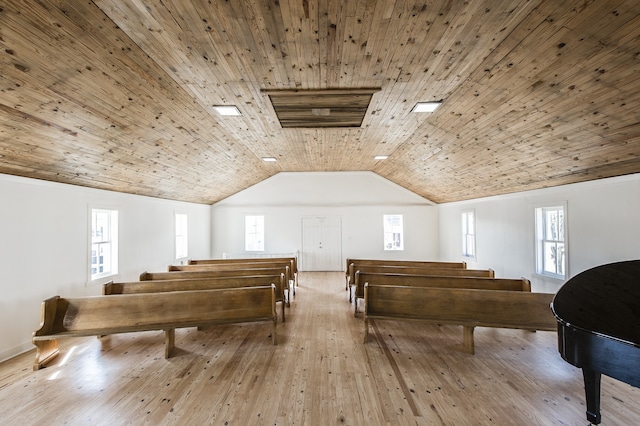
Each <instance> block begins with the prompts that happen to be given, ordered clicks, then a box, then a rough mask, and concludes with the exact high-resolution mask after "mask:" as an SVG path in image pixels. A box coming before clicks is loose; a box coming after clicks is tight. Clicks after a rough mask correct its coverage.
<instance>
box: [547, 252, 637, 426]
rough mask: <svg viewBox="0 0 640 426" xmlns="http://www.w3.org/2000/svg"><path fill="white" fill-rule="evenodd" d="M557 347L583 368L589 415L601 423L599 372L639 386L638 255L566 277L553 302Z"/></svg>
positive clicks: (569, 360)
mask: <svg viewBox="0 0 640 426" xmlns="http://www.w3.org/2000/svg"><path fill="white" fill-rule="evenodd" d="M551 309H552V311H553V314H554V315H555V316H556V319H557V320H558V350H559V351H560V355H562V358H564V360H565V361H567V362H568V363H570V364H572V365H575V366H576V367H578V368H581V369H582V373H583V376H584V384H585V393H586V400H587V420H589V421H590V422H591V423H593V424H599V423H600V376H601V374H605V375H607V376H609V377H613V378H615V379H618V380H620V381H623V382H625V383H628V384H630V385H632V386H635V387H640V260H632V261H626V262H617V263H611V264H607V265H602V266H598V267H595V268H592V269H589V270H587V271H584V272H582V273H580V274H578V275H576V276H575V277H573V278H571V279H570V280H569V281H567V282H566V283H565V284H564V285H563V286H562V287H561V288H560V290H559V291H558V293H557V294H556V295H555V297H554V299H553V303H552V305H551Z"/></svg>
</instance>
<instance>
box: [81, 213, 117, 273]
mask: <svg viewBox="0 0 640 426" xmlns="http://www.w3.org/2000/svg"><path fill="white" fill-rule="evenodd" d="M94 210H105V211H110V212H115V213H116V215H117V223H116V226H115V228H116V229H115V232H113V233H112V238H111V242H112V246H111V249H112V251H111V257H112V259H114V260H115V262H114V267H113V268H112V269H111V270H110V271H109V272H106V273H102V274H95V275H94V274H92V273H91V267H92V256H91V248H92V245H93V241H92V235H91V234H92V226H93V211H94ZM87 216H88V217H87V219H88V226H87V234H88V236H87V237H88V238H87V276H88V279H87V284H102V283H104V282H107V281H109V280H110V279H113V278H115V277H117V276H118V273H119V268H120V254H119V253H120V249H119V244H120V229H121V222H122V212H121V211H120V208H119V207H116V206H97V205H89V208H88V212H87Z"/></svg>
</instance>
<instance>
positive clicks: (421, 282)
mask: <svg viewBox="0 0 640 426" xmlns="http://www.w3.org/2000/svg"><path fill="white" fill-rule="evenodd" d="M377 269H379V268H372V269H368V268H367V267H362V270H358V271H356V273H355V280H354V281H355V289H356V290H355V296H354V297H355V301H354V304H355V313H356V315H357V314H358V299H362V298H364V285H365V283H367V282H368V283H369V284H372V285H397V286H410V287H443V288H477V289H485V290H508V291H528V292H531V282H530V281H529V280H528V279H526V278H519V279H510V278H494V277H493V270H491V269H487V270H483V269H422V270H421V272H420V273H419V274H404V273H376V272H367V271H369V270H377ZM400 271H402V270H400ZM454 271H455V272H454ZM464 271H469V272H471V273H472V274H471V275H469V276H465V275H463V274H462V272H464ZM445 274H446V275H445ZM483 275H485V276H483Z"/></svg>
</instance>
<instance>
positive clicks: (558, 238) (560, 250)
mask: <svg viewBox="0 0 640 426" xmlns="http://www.w3.org/2000/svg"><path fill="white" fill-rule="evenodd" d="M565 213H566V206H565V205H556V206H548V207H538V208H536V272H537V273H538V274H540V275H546V276H549V277H553V278H559V279H564V278H565V277H566V274H567V244H566V240H567V238H566V228H567V227H566V214H565Z"/></svg>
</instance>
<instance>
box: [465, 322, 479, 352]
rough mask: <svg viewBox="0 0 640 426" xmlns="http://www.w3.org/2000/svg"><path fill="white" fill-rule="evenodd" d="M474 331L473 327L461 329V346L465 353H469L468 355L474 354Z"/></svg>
mask: <svg viewBox="0 0 640 426" xmlns="http://www.w3.org/2000/svg"><path fill="white" fill-rule="evenodd" d="M474 330H475V327H473V326H467V325H465V326H463V327H462V344H463V346H464V348H465V349H466V350H467V352H469V353H470V354H475V353H476V348H475V343H474V341H473V332H474Z"/></svg>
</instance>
